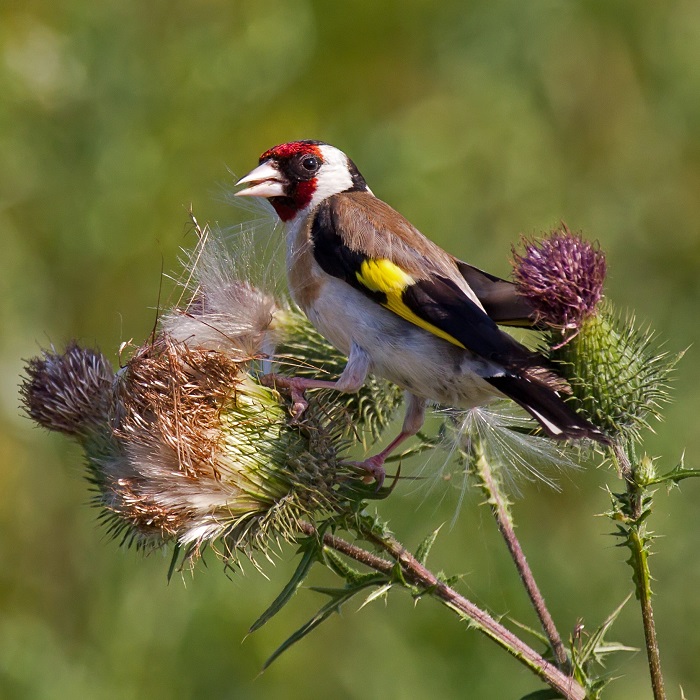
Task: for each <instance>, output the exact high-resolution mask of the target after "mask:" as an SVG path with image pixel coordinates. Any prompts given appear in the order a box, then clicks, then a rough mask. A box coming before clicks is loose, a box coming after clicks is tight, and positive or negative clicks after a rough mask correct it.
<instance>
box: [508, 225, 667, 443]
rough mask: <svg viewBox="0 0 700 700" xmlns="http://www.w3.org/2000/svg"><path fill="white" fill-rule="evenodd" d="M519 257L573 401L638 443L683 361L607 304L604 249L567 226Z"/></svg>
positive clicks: (519, 271)
mask: <svg viewBox="0 0 700 700" xmlns="http://www.w3.org/2000/svg"><path fill="white" fill-rule="evenodd" d="M524 244H525V252H524V253H523V254H522V255H520V254H517V253H515V254H514V278H515V280H516V284H518V286H519V288H520V293H521V294H523V295H524V296H525V297H527V299H528V300H529V301H530V302H531V304H532V305H533V307H534V309H535V310H536V321H537V322H539V323H540V324H543V325H545V326H546V327H547V328H548V333H547V336H546V343H545V346H544V347H543V348H542V352H543V354H544V355H545V356H546V357H548V359H549V360H550V361H551V362H552V364H553V365H554V366H555V368H556V370H557V372H558V373H559V374H560V375H561V376H562V377H564V378H565V379H566V380H567V382H568V383H569V386H570V389H571V396H570V399H569V400H570V401H571V403H572V404H573V406H574V408H575V409H576V410H577V411H579V412H580V413H581V414H582V415H584V416H586V417H587V418H588V419H589V420H590V421H591V422H592V423H593V424H594V425H595V426H596V427H598V428H600V429H601V430H602V431H604V432H605V433H606V434H607V435H609V436H610V437H612V438H615V439H616V440H621V441H623V442H626V441H636V440H638V439H639V434H640V431H641V429H642V428H643V427H648V426H649V419H650V418H651V417H658V415H659V414H658V406H659V404H660V403H662V402H663V401H665V400H667V385H668V377H669V374H670V372H671V371H672V369H673V367H674V365H675V362H676V361H677V359H678V358H677V357H669V356H668V355H666V354H665V353H660V352H658V351H657V350H656V349H655V347H654V336H653V334H651V333H648V332H645V331H643V330H640V329H638V328H636V327H635V321H634V318H633V317H629V316H627V317H622V316H620V315H618V314H616V313H615V312H614V311H613V310H612V308H611V306H610V305H608V304H606V303H601V300H602V298H603V282H604V279H605V270H606V265H605V256H604V254H603V253H602V251H601V250H600V249H599V248H598V247H597V246H596V245H593V244H591V243H589V242H588V241H585V240H583V238H582V237H581V236H580V235H579V234H574V233H572V232H571V231H570V230H569V229H568V227H566V226H565V225H564V226H562V228H561V229H558V230H555V231H553V232H551V233H550V234H549V236H548V237H546V238H544V239H543V240H541V241H537V242H534V241H525V242H524Z"/></svg>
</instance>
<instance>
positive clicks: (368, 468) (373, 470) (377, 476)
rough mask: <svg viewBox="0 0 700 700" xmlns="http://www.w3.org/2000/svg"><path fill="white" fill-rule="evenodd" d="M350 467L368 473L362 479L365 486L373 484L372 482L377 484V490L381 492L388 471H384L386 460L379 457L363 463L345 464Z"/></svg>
mask: <svg viewBox="0 0 700 700" xmlns="http://www.w3.org/2000/svg"><path fill="white" fill-rule="evenodd" d="M345 464H347V465H348V466H350V467H355V468H357V469H361V470H362V471H365V472H367V475H366V476H364V477H363V478H362V481H363V482H364V483H365V484H371V483H372V481H375V482H376V490H377V491H379V489H380V488H382V486H383V484H384V479H385V478H386V471H384V460H383V459H381V458H379V457H378V456H375V457H370V458H369V459H366V460H364V461H363V462H345Z"/></svg>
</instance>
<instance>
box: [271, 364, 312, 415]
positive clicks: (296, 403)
mask: <svg viewBox="0 0 700 700" xmlns="http://www.w3.org/2000/svg"><path fill="white" fill-rule="evenodd" d="M260 383H261V384H262V385H263V386H267V387H270V388H271V389H278V390H282V391H285V392H286V393H288V394H289V397H290V398H291V400H292V407H291V409H290V412H291V414H292V420H293V422H294V423H297V422H299V420H301V417H302V416H303V415H304V412H305V411H306V409H307V408H308V407H309V402H308V401H307V400H306V396H305V395H304V391H305V389H306V387H305V386H303V385H301V383H300V381H298V380H297V379H296V378H295V377H283V376H281V375H279V374H264V375H263V376H262V377H260Z"/></svg>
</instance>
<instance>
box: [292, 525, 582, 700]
mask: <svg viewBox="0 0 700 700" xmlns="http://www.w3.org/2000/svg"><path fill="white" fill-rule="evenodd" d="M301 529H302V531H303V532H304V533H305V534H307V535H317V534H318V532H317V530H316V529H315V528H314V527H313V526H312V525H311V524H309V523H301ZM361 534H362V536H363V537H365V538H366V539H367V540H368V541H370V542H372V543H374V544H376V545H377V546H379V547H380V548H381V549H383V550H384V551H385V552H386V553H387V554H389V555H390V556H391V558H392V559H393V560H394V561H393V562H392V561H388V560H387V559H384V558H383V557H379V556H377V555H376V554H372V553H371V552H368V551H367V550H365V549H362V547H358V546H357V545H355V544H352V543H350V542H347V541H346V540H343V539H342V538H340V537H337V536H336V535H332V534H330V533H325V534H324V535H323V537H322V541H323V543H324V545H326V546H327V547H330V548H332V549H334V550H335V551H337V552H340V553H341V554H344V555H345V556H347V557H349V558H351V559H354V560H355V561H357V562H360V563H361V564H364V565H365V566H368V567H370V568H372V569H374V570H375V571H379V572H381V573H383V574H386V575H391V574H392V571H393V569H394V566H395V563H394V562H397V563H398V564H399V566H400V567H401V571H402V573H403V575H404V577H405V578H406V581H407V582H408V583H409V584H411V585H413V586H416V587H418V588H419V589H421V590H425V591H426V592H428V593H429V594H430V595H433V596H435V597H436V598H437V599H438V600H440V601H441V602H442V603H443V604H444V605H446V606H447V607H448V608H450V609H452V610H454V611H456V612H457V613H458V614H459V615H460V616H461V617H463V618H465V619H468V620H469V621H470V622H471V623H472V624H473V625H474V626H475V627H476V628H477V629H478V630H479V631H480V632H482V633H483V634H485V635H486V636H487V637H489V638H490V639H492V640H493V641H495V642H496V643H497V644H498V645H499V646H500V647H502V648H503V649H505V650H506V651H507V652H508V653H509V654H511V655H512V656H513V657H514V658H516V659H517V660H518V661H520V662H521V663H522V664H524V665H525V666H527V667H528V668H529V669H530V670H531V671H533V672H534V673H535V674H536V675H537V676H538V677H539V678H541V679H542V680H543V681H544V682H545V683H547V684H548V685H549V686H551V687H552V688H554V689H555V690H557V691H558V692H559V693H560V694H561V695H562V697H564V698H566V700H585V697H586V691H585V690H584V688H583V687H582V686H581V685H580V684H579V683H578V682H577V681H576V680H575V679H574V678H572V677H571V676H568V675H566V674H565V673H563V672H562V671H561V670H560V669H558V668H557V667H556V666H555V665H554V664H552V663H550V662H549V661H547V660H546V659H544V658H543V657H542V656H541V655H540V654H538V653H537V652H536V651H535V650H534V649H532V648H531V647H529V646H528V645H527V644H525V642H523V641H522V640H521V639H519V638H518V637H517V636H516V635H515V634H513V633H512V632H511V631H510V630H509V629H507V628H506V627H504V626H503V625H502V624H500V623H499V622H497V621H496V620H495V619H494V618H493V617H491V616H490V615H489V614H488V613H487V612H485V611H484V610H481V609H480V608H478V607H477V606H476V605H474V603H472V602H471V601H470V600H468V599H467V598H465V597H464V596H462V595H461V594H459V593H457V591H455V590H454V589H453V588H451V587H450V586H448V585H447V584H446V583H444V582H442V581H440V579H438V577H437V576H436V575H435V574H433V573H432V572H431V571H429V570H428V569H427V568H426V567H425V566H423V564H421V563H420V562H419V561H418V560H417V559H416V558H415V557H414V556H413V555H412V554H411V553H410V552H408V551H407V550H406V548H405V547H404V546H403V545H402V544H401V543H400V542H398V541H397V540H396V539H394V538H393V537H391V536H389V535H382V536H378V535H376V534H375V533H371V532H362V533H361Z"/></svg>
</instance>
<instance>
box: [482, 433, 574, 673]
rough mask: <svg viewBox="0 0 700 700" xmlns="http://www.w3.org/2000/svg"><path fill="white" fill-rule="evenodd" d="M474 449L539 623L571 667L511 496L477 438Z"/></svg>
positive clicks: (485, 487) (563, 663)
mask: <svg viewBox="0 0 700 700" xmlns="http://www.w3.org/2000/svg"><path fill="white" fill-rule="evenodd" d="M472 450H473V455H474V458H473V464H474V471H475V473H476V476H477V478H478V479H479V480H480V482H481V487H482V490H483V491H484V492H485V493H486V497H487V500H488V504H489V506H490V508H491V512H492V513H493V516H494V518H495V519H496V523H497V524H498V529H499V531H500V533H501V535H502V537H503V539H504V540H505V543H506V547H508V551H509V552H510V556H511V557H512V559H513V562H514V563H515V568H516V569H517V570H518V574H519V575H520V580H521V581H522V582H523V585H524V586H525V590H526V591H527V594H528V596H529V598H530V601H531V602H532V606H533V607H534V609H535V612H536V613H537V617H538V618H539V619H540V623H541V624H542V629H543V630H544V633H545V635H546V636H547V639H548V640H549V645H550V647H551V649H552V652H553V653H554V658H555V659H556V662H557V666H559V668H561V669H565V670H570V668H571V665H570V663H569V658H568V656H567V654H566V647H565V646H564V643H563V642H562V639H561V636H560V635H559V632H558V630H557V628H556V626H555V624H554V620H553V619H552V616H551V614H550V613H549V610H548V609H547V605H546V603H545V600H544V596H543V595H542V592H541V591H540V589H539V586H538V585H537V582H536V581H535V577H534V576H533V575H532V569H530V565H529V564H528V562H527V558H526V557H525V553H524V552H523V549H522V547H521V546H520V541H519V540H518V537H517V535H516V534H515V528H514V527H513V519H512V517H511V515H510V510H509V508H508V500H507V498H506V496H505V494H504V493H503V491H502V490H501V486H500V483H499V481H498V479H497V478H496V477H494V474H493V471H492V469H491V465H490V464H489V461H488V460H487V459H486V455H485V454H484V451H483V449H482V448H481V445H480V443H479V442H478V441H473V443H472Z"/></svg>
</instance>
